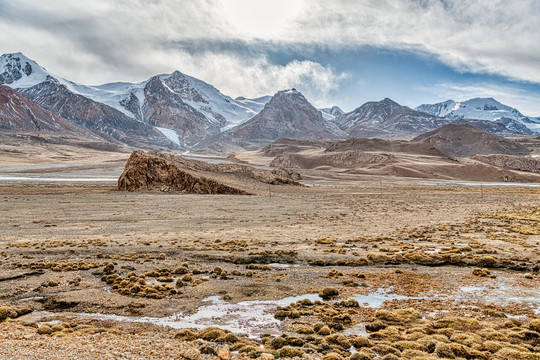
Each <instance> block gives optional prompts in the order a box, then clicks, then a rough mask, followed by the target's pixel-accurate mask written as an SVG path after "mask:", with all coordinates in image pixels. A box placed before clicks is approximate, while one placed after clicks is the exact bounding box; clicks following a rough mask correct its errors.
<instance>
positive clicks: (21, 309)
mask: <svg viewBox="0 0 540 360" xmlns="http://www.w3.org/2000/svg"><path fill="white" fill-rule="evenodd" d="M31 312H32V308H30V307H29V306H16V307H11V306H0V322H1V321H4V320H7V319H15V318H18V317H19V316H23V315H26V314H28V313H31Z"/></svg>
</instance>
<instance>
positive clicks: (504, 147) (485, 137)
mask: <svg viewBox="0 0 540 360" xmlns="http://www.w3.org/2000/svg"><path fill="white" fill-rule="evenodd" d="M413 141H415V142H423V143H427V144H431V145H433V146H435V147H437V148H439V149H441V150H443V151H445V152H447V153H448V154H450V155H453V156H457V157H467V156H471V155H475V154H507V155H526V154H528V153H529V150H528V149H527V148H526V147H525V146H523V145H521V144H519V143H517V142H515V141H512V140H507V139H505V138H503V137H500V136H497V135H493V134H490V133H487V132H485V131H482V130H480V129H477V128H475V127H474V126H472V125H468V124H463V125H455V124H450V125H445V126H442V127H440V128H438V129H435V130H433V131H430V132H427V133H425V134H422V135H420V136H417V137H416V138H414V139H413Z"/></svg>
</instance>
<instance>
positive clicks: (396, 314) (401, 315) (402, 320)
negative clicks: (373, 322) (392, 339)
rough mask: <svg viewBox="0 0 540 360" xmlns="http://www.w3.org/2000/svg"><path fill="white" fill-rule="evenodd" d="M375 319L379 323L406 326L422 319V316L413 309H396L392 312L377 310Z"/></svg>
mask: <svg viewBox="0 0 540 360" xmlns="http://www.w3.org/2000/svg"><path fill="white" fill-rule="evenodd" d="M375 317H376V318H377V319H379V320H381V321H385V322H388V323H395V324H406V323H410V322H413V321H415V320H418V319H420V318H422V315H420V313H419V312H418V311H416V310H414V309H398V310H394V311H387V310H379V311H377V312H376V313H375Z"/></svg>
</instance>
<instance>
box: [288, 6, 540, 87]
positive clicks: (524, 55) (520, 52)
mask: <svg viewBox="0 0 540 360" xmlns="http://www.w3.org/2000/svg"><path fill="white" fill-rule="evenodd" d="M539 20H540V2H538V1H536V0H522V1H518V2H511V3H509V2H508V1H504V0H462V1H445V0H409V1H392V0H367V1H353V0H337V1H332V2H329V1H323V0H316V1H314V2H313V3H312V4H311V6H310V10H308V12H307V13H306V14H305V16H303V17H302V18H298V19H297V28H298V29H299V30H298V31H297V32H296V33H294V34H293V35H292V36H291V35H290V34H288V36H287V38H288V39H289V41H298V40H299V39H302V41H312V42H314V43H327V44H334V45H333V46H358V45H374V46H381V47H389V48H399V49H423V50H424V51H426V52H428V53H431V54H434V55H436V56H437V57H438V58H439V59H440V60H441V61H443V62H444V63H446V64H448V65H451V66H452V67H454V68H455V69H458V70H461V71H468V72H479V73H488V74H498V75H503V76H506V77H509V78H512V79H517V80H522V81H531V82H536V83H540V67H538V63H539V62H540V50H539V48H538V45H537V44H539V43H540V27H538V26H537V25H538V21H539ZM284 39H285V38H284Z"/></svg>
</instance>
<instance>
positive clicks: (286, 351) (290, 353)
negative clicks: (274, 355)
mask: <svg viewBox="0 0 540 360" xmlns="http://www.w3.org/2000/svg"><path fill="white" fill-rule="evenodd" d="M279 355H281V356H282V357H290V358H293V357H295V356H298V357H302V356H303V355H304V351H303V350H300V349H299V348H297V347H292V346H284V347H282V348H281V350H280V351H279Z"/></svg>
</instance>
